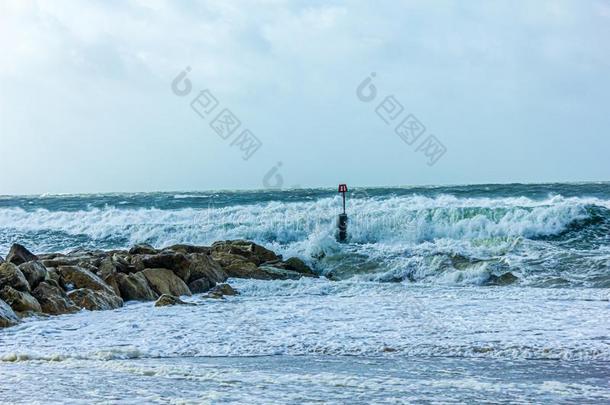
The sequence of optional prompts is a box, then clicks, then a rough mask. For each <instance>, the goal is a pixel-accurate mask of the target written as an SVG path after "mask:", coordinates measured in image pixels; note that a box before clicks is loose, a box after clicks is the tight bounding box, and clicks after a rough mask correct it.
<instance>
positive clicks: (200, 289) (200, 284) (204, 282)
mask: <svg viewBox="0 0 610 405" xmlns="http://www.w3.org/2000/svg"><path fill="white" fill-rule="evenodd" d="M214 285H216V284H215V283H213V282H212V281H210V280H209V279H207V278H205V277H203V278H200V279H198V280H195V281H193V282H191V283H189V286H188V287H189V290H191V292H192V293H193V294H201V293H204V292H207V291H209V290H210V288H212V287H214Z"/></svg>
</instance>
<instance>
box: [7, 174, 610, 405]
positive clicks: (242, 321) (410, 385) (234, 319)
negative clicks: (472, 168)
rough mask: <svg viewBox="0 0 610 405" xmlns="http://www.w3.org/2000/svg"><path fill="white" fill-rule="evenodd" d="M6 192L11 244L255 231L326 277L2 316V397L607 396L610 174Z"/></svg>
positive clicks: (117, 242)
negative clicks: (341, 222) (342, 232)
mask: <svg viewBox="0 0 610 405" xmlns="http://www.w3.org/2000/svg"><path fill="white" fill-rule="evenodd" d="M335 191H336V190H324V189H314V190H288V191H273V192H267V191H252V192H229V191H227V192H182V193H149V194H102V195H41V196H27V197H14V196H10V197H9V196H7V197H0V252H3V253H0V254H5V253H6V252H7V251H8V249H9V247H10V245H11V243H13V242H16V241H18V242H20V243H23V244H24V245H26V246H27V247H29V248H30V249H31V250H33V251H34V252H37V253H42V252H52V251H64V252H67V251H70V250H73V249H77V248H83V247H84V248H96V249H98V248H99V249H110V248H124V247H129V246H131V245H133V244H135V243H138V242H147V243H150V244H152V245H154V246H157V247H163V246H167V245H170V244H174V243H193V244H202V245H205V244H210V243H212V242H213V241H216V240H222V239H235V238H243V239H251V240H254V241H256V242H259V243H261V244H264V245H265V246H268V247H269V248H271V249H273V250H275V251H276V252H278V253H281V254H283V255H284V257H290V256H298V257H300V258H302V259H303V260H305V261H306V262H308V263H309V264H310V265H311V266H312V268H314V269H315V271H316V272H318V273H319V274H321V275H325V276H327V278H319V279H303V280H299V281H255V280H230V283H231V284H232V285H234V286H235V287H236V288H237V289H238V290H239V291H240V292H241V295H239V296H237V297H231V298H229V299H226V300H222V301H212V300H204V299H203V298H201V297H198V296H193V297H190V298H188V300H190V301H192V302H197V303H199V304H200V305H198V306H194V307H186V308H185V307H168V308H154V307H153V306H152V303H133V302H132V303H127V305H126V306H125V307H124V308H121V309H119V310H115V311H104V312H88V311H81V312H79V313H77V314H74V315H65V316H58V317H50V318H29V319H27V320H26V321H25V322H23V323H22V324H20V325H18V326H16V327H13V328H9V329H4V330H0V401H2V402H4V403H41V404H46V403H54V402H69V403H90V402H99V403H142V402H146V403H261V404H270V403H303V402H327V403H401V402H402V403H418V402H419V403H472V402H492V403H494V402H495V403H608V402H610V184H608V183H598V184H545V185H517V184H515V185H481V186H454V187H411V188H409V187H405V188H374V189H354V190H352V191H351V192H350V193H349V194H348V204H347V205H348V214H349V216H350V220H349V227H348V232H349V240H348V241H347V243H337V242H336V240H335V232H336V224H335V222H336V216H337V214H338V213H339V210H340V206H341V200H340V198H339V196H338V195H337V194H336V192H335Z"/></svg>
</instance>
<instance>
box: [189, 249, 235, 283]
mask: <svg viewBox="0 0 610 405" xmlns="http://www.w3.org/2000/svg"><path fill="white" fill-rule="evenodd" d="M187 258H188V259H189V260H190V266H189V273H190V277H189V279H188V282H189V283H192V282H194V281H196V280H199V279H201V278H207V279H208V280H209V281H210V282H211V283H213V284H216V283H222V282H224V281H226V279H227V277H228V276H227V274H226V273H225V272H224V270H223V269H222V267H220V265H219V264H218V263H217V262H216V261H214V260H212V257H211V256H209V255H207V254H203V253H192V254H189V255H187Z"/></svg>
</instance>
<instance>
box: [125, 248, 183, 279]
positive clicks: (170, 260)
mask: <svg viewBox="0 0 610 405" xmlns="http://www.w3.org/2000/svg"><path fill="white" fill-rule="evenodd" d="M132 264H133V265H134V267H135V268H136V270H137V271H142V270H144V269H168V270H171V271H173V272H174V273H175V274H176V275H177V276H178V277H180V278H181V279H182V281H184V282H188V281H189V278H190V277H191V271H190V267H191V262H190V260H189V259H188V258H187V257H186V255H184V254H182V253H176V252H171V251H163V252H161V253H159V254H156V255H137V256H133V259H132Z"/></svg>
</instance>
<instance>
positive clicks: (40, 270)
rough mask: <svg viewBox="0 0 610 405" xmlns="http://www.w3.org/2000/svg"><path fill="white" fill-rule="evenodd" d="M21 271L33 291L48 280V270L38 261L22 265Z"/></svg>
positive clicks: (20, 266)
mask: <svg viewBox="0 0 610 405" xmlns="http://www.w3.org/2000/svg"><path fill="white" fill-rule="evenodd" d="M19 270H21V273H23V275H24V276H25V278H26V280H27V281H28V284H29V285H30V288H31V289H34V288H36V287H38V284H40V282H41V281H44V279H45V278H47V268H46V267H44V266H43V265H42V263H40V262H39V261H37V260H34V261H31V262H27V263H23V264H20V265H19Z"/></svg>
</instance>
